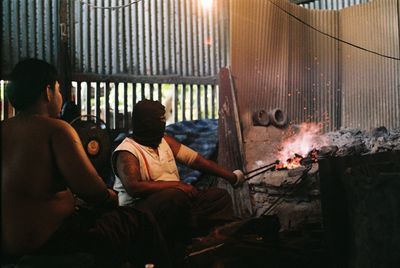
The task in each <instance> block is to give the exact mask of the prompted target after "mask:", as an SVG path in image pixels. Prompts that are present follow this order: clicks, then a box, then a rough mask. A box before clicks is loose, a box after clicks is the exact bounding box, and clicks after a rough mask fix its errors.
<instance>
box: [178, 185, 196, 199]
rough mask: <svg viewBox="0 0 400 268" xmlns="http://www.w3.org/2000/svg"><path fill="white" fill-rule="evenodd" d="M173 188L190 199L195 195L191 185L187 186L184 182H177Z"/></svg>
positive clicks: (194, 188) (194, 189)
mask: <svg viewBox="0 0 400 268" xmlns="http://www.w3.org/2000/svg"><path fill="white" fill-rule="evenodd" d="M173 188H177V189H179V190H181V191H183V192H185V193H186V194H187V195H188V196H189V197H190V198H193V197H195V196H196V195H197V189H196V187H194V186H192V185H191V184H187V183H184V182H178V183H177V184H176V186H174V187H173Z"/></svg>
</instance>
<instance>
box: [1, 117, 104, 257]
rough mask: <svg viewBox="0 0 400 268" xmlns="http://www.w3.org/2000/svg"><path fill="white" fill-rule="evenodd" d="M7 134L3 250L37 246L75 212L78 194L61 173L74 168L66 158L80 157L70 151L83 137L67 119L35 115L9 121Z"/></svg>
mask: <svg viewBox="0 0 400 268" xmlns="http://www.w3.org/2000/svg"><path fill="white" fill-rule="evenodd" d="M1 132H2V133H1V135H2V149H1V150H2V168H1V170H2V171H1V172H2V174H1V177H2V185H1V189H2V195H1V198H2V200H1V204H2V207H1V211H2V217H1V218H2V228H3V229H2V239H3V241H2V242H3V243H2V244H3V250H5V251H6V252H8V253H18V252H24V251H31V250H35V249H37V248H38V247H40V246H41V245H42V244H43V243H44V242H45V241H46V240H47V239H48V238H49V236H50V235H51V234H52V233H54V232H55V230H56V229H57V228H58V227H59V226H60V225H61V223H62V221H63V220H64V219H65V218H66V217H68V216H69V215H70V214H71V213H72V212H73V210H74V198H73V195H72V193H71V191H70V190H69V189H68V188H67V186H68V185H67V181H65V180H64V179H63V175H62V172H60V168H68V167H66V166H65V163H64V164H61V165H60V162H65V161H66V160H67V159H68V158H71V157H72V158H79V157H77V156H76V155H70V154H69V153H70V152H71V151H72V150H69V149H68V147H71V146H72V144H70V140H71V139H74V138H75V141H74V142H75V144H79V143H80V142H79V138H78V137H77V135H76V134H75V133H74V132H73V130H72V128H71V127H70V126H68V125H67V124H66V123H65V122H62V121H61V120H57V119H52V118H49V117H43V116H35V115H33V116H17V117H15V118H12V119H10V120H6V121H5V122H3V123H2V127H1ZM68 136H69V138H67V137H68ZM63 148H65V150H64V151H63ZM75 161H76V160H75ZM89 166H90V165H89ZM71 167H73V166H71ZM92 171H93V170H92ZM88 172H90V170H89V171H88ZM93 172H94V173H95V171H93ZM76 175H77V176H79V175H82V174H76ZM90 175H92V176H93V174H90ZM100 188H101V186H100ZM98 190H101V189H98Z"/></svg>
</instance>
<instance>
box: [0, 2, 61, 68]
mask: <svg viewBox="0 0 400 268" xmlns="http://www.w3.org/2000/svg"><path fill="white" fill-rule="evenodd" d="M58 5H59V1H58V0H32V1H27V0H13V1H7V0H3V1H2V11H1V18H2V34H1V54H2V55H1V57H2V59H1V70H2V73H1V75H4V74H7V73H9V72H10V71H11V69H12V67H13V66H14V65H15V64H16V63H17V62H18V61H19V60H20V59H22V58H28V57H36V58H41V59H45V60H46V61H48V62H50V63H52V64H54V65H58V57H59V44H60V41H59V38H58V37H59V27H58V25H59V21H58Z"/></svg>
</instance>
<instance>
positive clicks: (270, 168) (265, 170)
mask: <svg viewBox="0 0 400 268" xmlns="http://www.w3.org/2000/svg"><path fill="white" fill-rule="evenodd" d="M274 168H275V166H272V167H269V168H267V169H264V170H262V171H260V172H257V173H256V174H253V175H251V176H249V177H246V178H245V180H246V181H247V180H250V179H251V178H253V177H255V176H257V175H260V174H262V173H264V172H267V171H268V170H272V169H274Z"/></svg>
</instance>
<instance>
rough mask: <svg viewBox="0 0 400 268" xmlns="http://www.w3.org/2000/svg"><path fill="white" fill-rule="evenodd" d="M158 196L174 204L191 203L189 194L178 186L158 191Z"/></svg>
mask: <svg viewBox="0 0 400 268" xmlns="http://www.w3.org/2000/svg"><path fill="white" fill-rule="evenodd" d="M157 196H158V198H160V199H161V200H165V201H166V202H167V203H173V204H185V205H189V204H190V199H189V196H188V195H187V194H186V193H185V192H183V191H182V190H179V189H176V188H167V189H164V190H162V191H160V192H158V193H157Z"/></svg>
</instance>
